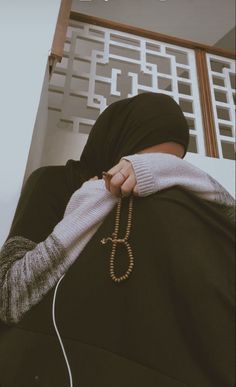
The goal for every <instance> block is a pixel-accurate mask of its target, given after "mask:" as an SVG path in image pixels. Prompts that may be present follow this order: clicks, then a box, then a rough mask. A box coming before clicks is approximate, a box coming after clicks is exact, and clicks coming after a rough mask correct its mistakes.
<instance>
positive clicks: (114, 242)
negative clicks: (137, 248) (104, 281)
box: [101, 196, 134, 283]
mask: <svg viewBox="0 0 236 387" xmlns="http://www.w3.org/2000/svg"><path fill="white" fill-rule="evenodd" d="M121 204H122V199H121V198H120V199H119V201H118V203H117V207H116V216H115V227H114V231H113V233H112V235H111V237H107V238H103V239H102V240H101V243H102V244H103V245H104V244H106V243H107V242H108V241H111V242H112V249H111V255H110V277H111V279H112V280H113V281H114V282H116V283H119V282H122V281H125V280H127V279H128V278H129V276H130V274H131V273H132V271H133V268H134V256H133V252H132V249H131V246H130V244H129V242H128V239H129V236H130V231H131V223H132V215H133V197H132V196H131V197H130V199H129V208H128V218H127V226H126V231H125V236H124V238H118V233H119V227H120V213H121ZM118 244H124V245H125V246H126V249H127V253H128V258H129V265H128V269H127V270H126V272H125V273H124V274H123V275H121V276H120V277H117V276H116V275H115V266H114V264H115V256H116V250H117V245H118Z"/></svg>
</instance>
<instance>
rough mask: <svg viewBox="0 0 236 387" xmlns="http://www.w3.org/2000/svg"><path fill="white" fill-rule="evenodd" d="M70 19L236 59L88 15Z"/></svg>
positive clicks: (74, 15)
mask: <svg viewBox="0 0 236 387" xmlns="http://www.w3.org/2000/svg"><path fill="white" fill-rule="evenodd" d="M70 19H72V20H76V21H81V22H84V23H89V24H93V25H98V26H102V27H106V28H111V29H114V30H118V31H123V32H127V33H130V34H134V35H138V36H142V37H145V38H149V39H154V40H159V41H161V42H165V43H169V44H175V45H177V46H181V47H186V48H191V49H193V50H197V49H200V50H202V51H205V52H209V53H211V54H214V55H220V56H223V57H227V58H231V59H234V58H236V53H235V52H233V51H228V50H224V49H221V48H217V47H212V46H208V45H204V44H201V43H197V42H192V41H190V40H185V39H180V38H176V37H173V36H168V35H165V34H160V33H158V32H153V31H148V30H144V29H142V28H138V27H134V26H129V25H127V24H121V23H117V22H114V21H111V20H107V19H101V18H98V17H95V16H89V15H85V14H82V13H78V12H74V11H72V12H71V13H70Z"/></svg>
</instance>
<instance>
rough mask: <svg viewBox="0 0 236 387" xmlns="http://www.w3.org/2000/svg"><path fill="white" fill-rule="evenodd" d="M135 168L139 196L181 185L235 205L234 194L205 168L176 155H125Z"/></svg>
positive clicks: (209, 198)
mask: <svg viewBox="0 0 236 387" xmlns="http://www.w3.org/2000/svg"><path fill="white" fill-rule="evenodd" d="M124 159H126V160H128V161H130V162H131V163H132V166H133V168H134V171H135V175H136V179H137V187H138V195H139V196H147V195H150V194H153V193H154V192H158V191H161V190H163V189H166V188H170V187H173V186H180V187H182V188H184V189H186V190H189V191H191V192H193V193H194V194H195V195H197V196H199V197H201V198H202V199H205V200H209V201H213V202H217V203H221V204H226V205H233V204H234V200H233V198H232V197H231V195H230V194H229V193H228V192H227V191H226V190H225V189H224V188H223V187H222V186H221V185H220V184H219V183H218V182H217V181H215V180H214V179H213V178H211V177H210V176H209V175H208V174H207V173H206V172H204V171H202V170H201V169H199V168H197V167H195V166H194V165H192V164H190V163H188V162H187V161H185V160H182V159H180V158H178V157H176V156H174V155H170V154H164V153H152V154H151V153H149V154H148V153H147V154H137V155H132V156H127V157H124Z"/></svg>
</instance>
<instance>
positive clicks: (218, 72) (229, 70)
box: [207, 54, 236, 159]
mask: <svg viewBox="0 0 236 387" xmlns="http://www.w3.org/2000/svg"><path fill="white" fill-rule="evenodd" d="M207 65H208V74H209V79H210V88H211V98H212V105H213V113H214V121H215V128H216V137H217V144H218V151H219V157H220V158H228V159H234V157H235V156H234V155H235V95H236V90H235V89H236V86H235V61H234V60H232V59H229V58H223V57H220V56H216V55H212V54H207Z"/></svg>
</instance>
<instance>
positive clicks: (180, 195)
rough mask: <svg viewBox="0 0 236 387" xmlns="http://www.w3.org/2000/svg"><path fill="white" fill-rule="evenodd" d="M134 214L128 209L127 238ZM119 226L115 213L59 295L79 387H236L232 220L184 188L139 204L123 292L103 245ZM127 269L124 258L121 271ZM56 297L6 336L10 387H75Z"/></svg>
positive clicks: (5, 374) (5, 376) (4, 368)
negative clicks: (130, 216)
mask: <svg viewBox="0 0 236 387" xmlns="http://www.w3.org/2000/svg"><path fill="white" fill-rule="evenodd" d="M127 206H128V200H124V201H123V204H122V212H121V228H120V230H121V234H120V235H122V234H123V232H124V230H125V227H126V219H127ZM114 216H115V211H114V210H113V211H112V212H111V213H110V214H109V215H108V217H107V218H106V220H105V221H104V222H103V224H102V225H101V226H100V228H99V229H98V231H97V232H96V234H95V235H94V236H93V238H92V239H91V241H90V242H89V243H88V244H87V245H86V247H85V249H84V250H83V252H82V253H81V255H80V259H78V260H76V261H75V263H74V264H73V266H71V268H70V269H69V270H68V272H67V274H66V276H65V277H64V278H63V280H62V282H61V284H60V286H59V288H58V293H57V299H56V305H55V311H56V323H57V326H58V329H59V331H60V334H61V336H62V339H63V342H64V345H65V349H66V352H67V355H68V359H69V362H70V366H71V370H72V375H73V381H74V387H106V386H107V387H110V386H112V387H120V386H122V387H137V386H138V387H147V386H148V387H159V386H162V387H177V386H185V387H186V386H187V387H199V386H202V387H233V385H234V365H235V364H234V309H233V305H234V273H235V270H234V268H235V266H234V242H235V240H234V232H233V227H232V224H231V223H230V222H229V220H228V218H227V217H226V216H225V214H223V213H221V212H220V211H219V210H218V207H217V206H216V205H215V204H214V203H210V202H208V201H204V200H202V199H200V198H197V196H196V195H193V194H192V193H191V192H189V191H186V190H184V191H183V190H181V189H180V188H170V189H168V190H165V191H161V192H159V193H157V194H155V195H152V196H148V197H145V198H135V201H134V215H133V220H132V229H131V238H130V243H131V246H132V248H133V251H134V257H135V267H134V271H133V273H132V275H131V277H130V279H129V280H128V281H126V282H124V283H122V284H119V285H118V284H115V283H114V282H113V281H111V279H110V277H109V256H110V252H111V246H110V245H109V244H107V245H101V243H100V240H101V239H102V238H103V237H106V236H108V235H110V234H111V232H112V230H113V227H114ZM126 265H127V256H126V252H125V251H124V250H122V248H121V249H119V251H118V254H117V260H116V269H117V270H124V269H125V268H126V267H127V266H126ZM52 296H53V292H49V293H48V294H47V296H45V297H44V299H43V301H42V302H41V303H39V304H38V305H37V306H35V307H34V308H32V309H31V311H30V312H28V313H27V314H26V315H25V317H24V318H23V319H22V321H21V322H20V323H19V324H18V325H17V327H16V328H14V327H11V328H5V330H4V331H3V334H2V337H1V339H0V358H1V362H0V375H1V376H0V383H1V384H2V385H3V386H4V387H5V386H6V387H15V385H17V387H18V386H20V387H23V386H24V387H34V386H40V387H51V386H53V385H56V386H57V387H68V385H69V378H68V372H67V369H66V365H65V361H64V359H63V356H62V353H61V348H60V346H59V343H58V341H57V340H56V339H55V333H53V327H52V318H51V313H52V311H51V309H52ZM52 359H53V360H52ZM115 372H118V376H117V377H116V374H115ZM137 378H138V379H137ZM126 381H127V384H126ZM147 381H148V382H149V384H147ZM122 383H123V384H122Z"/></svg>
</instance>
